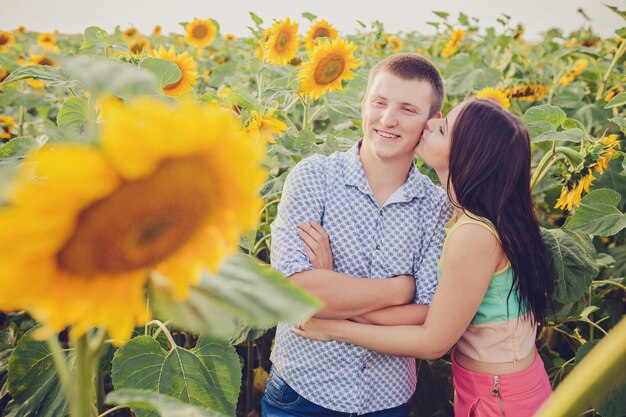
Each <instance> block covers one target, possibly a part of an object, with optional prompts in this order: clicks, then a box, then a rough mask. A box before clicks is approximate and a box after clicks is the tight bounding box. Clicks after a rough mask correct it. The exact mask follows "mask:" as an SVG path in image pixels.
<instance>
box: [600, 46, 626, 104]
mask: <svg viewBox="0 0 626 417" xmlns="http://www.w3.org/2000/svg"><path fill="white" fill-rule="evenodd" d="M624 52H626V39H624V40H623V41H622V43H621V44H620V46H619V48H617V50H616V51H615V56H613V60H612V61H611V64H610V65H609V68H607V70H606V72H605V73H604V77H602V79H601V80H600V85H599V86H598V91H597V92H596V100H600V99H601V98H602V97H603V96H604V90H605V88H606V82H607V81H608V79H609V77H610V76H611V73H612V72H613V69H614V68H615V66H616V65H617V61H619V59H620V58H621V57H622V55H624Z"/></svg>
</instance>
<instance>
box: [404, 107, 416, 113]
mask: <svg viewBox="0 0 626 417" xmlns="http://www.w3.org/2000/svg"><path fill="white" fill-rule="evenodd" d="M404 111H406V112H409V113H415V110H413V109H412V108H410V107H405V108H404Z"/></svg>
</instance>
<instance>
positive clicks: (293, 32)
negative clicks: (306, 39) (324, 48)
mask: <svg viewBox="0 0 626 417" xmlns="http://www.w3.org/2000/svg"><path fill="white" fill-rule="evenodd" d="M298 39H299V36H298V23H296V22H292V21H291V20H290V19H289V18H286V19H285V20H284V21H282V20H281V21H279V22H276V23H274V25H272V28H271V32H270V36H269V39H268V40H267V42H265V43H264V45H263V47H264V49H265V60H266V61H267V62H269V63H270V64H277V65H287V63H288V62H289V61H291V59H292V58H293V57H294V56H296V53H297V52H298Z"/></svg>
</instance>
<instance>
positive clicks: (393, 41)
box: [384, 35, 402, 53]
mask: <svg viewBox="0 0 626 417" xmlns="http://www.w3.org/2000/svg"><path fill="white" fill-rule="evenodd" d="M384 39H385V43H386V46H387V48H390V49H391V52H394V53H396V52H400V50H401V49H402V39H400V38H398V37H397V36H388V35H385V37H384Z"/></svg>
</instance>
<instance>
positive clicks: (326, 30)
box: [304, 20, 339, 51]
mask: <svg viewBox="0 0 626 417" xmlns="http://www.w3.org/2000/svg"><path fill="white" fill-rule="evenodd" d="M337 37H339V34H338V33H337V31H336V30H335V28H334V27H333V25H331V24H330V23H328V22H327V21H326V20H316V21H315V22H313V24H312V25H311V27H310V28H309V30H308V32H307V33H306V35H305V37H304V42H305V45H306V49H307V50H308V51H312V50H313V48H315V45H317V39H318V38H329V39H337Z"/></svg>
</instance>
